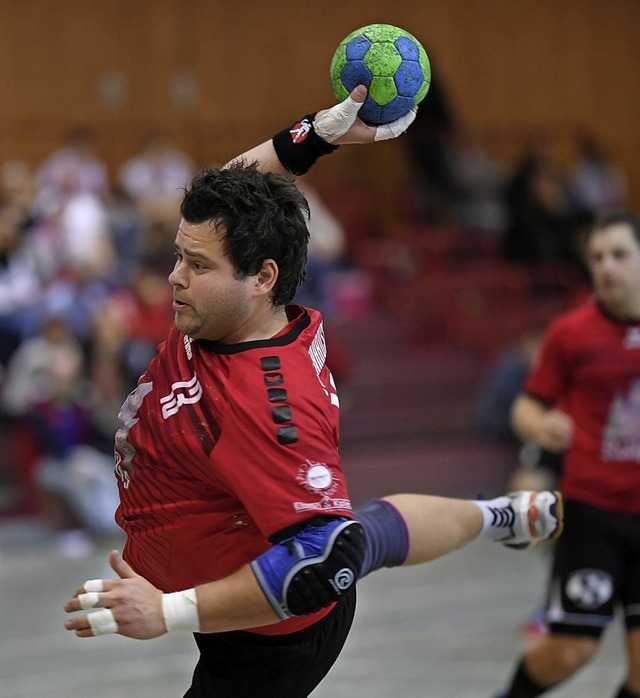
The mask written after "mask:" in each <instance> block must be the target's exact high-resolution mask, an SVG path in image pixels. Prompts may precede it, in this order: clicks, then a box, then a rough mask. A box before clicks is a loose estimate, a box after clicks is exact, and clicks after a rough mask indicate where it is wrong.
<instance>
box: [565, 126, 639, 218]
mask: <svg viewBox="0 0 640 698" xmlns="http://www.w3.org/2000/svg"><path fill="white" fill-rule="evenodd" d="M577 145H578V161H577V162H576V165H575V167H574V169H573V172H572V175H571V195H572V196H573V200H574V203H575V206H576V207H577V209H578V211H579V212H580V213H584V214H587V215H594V214H596V213H597V212H599V211H601V210H603V209H615V208H622V207H623V206H624V203H625V198H626V190H627V186H626V181H625V177H624V175H623V173H622V170H621V169H620V168H619V167H618V166H617V165H616V164H615V163H614V162H613V161H612V160H611V158H610V157H609V155H608V154H607V153H606V151H605V149H604V147H603V146H602V145H601V144H600V143H598V141H597V140H596V138H594V137H593V136H589V135H586V134H585V135H582V136H580V137H579V138H578V144H577Z"/></svg>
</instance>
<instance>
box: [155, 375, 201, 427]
mask: <svg viewBox="0 0 640 698" xmlns="http://www.w3.org/2000/svg"><path fill="white" fill-rule="evenodd" d="M201 397H202V386H201V385H200V381H199V380H198V376H196V375H195V373H194V374H193V378H192V379H191V380H188V381H178V382H177V383H174V384H173V385H172V386H171V392H170V393H169V395H165V397H163V398H160V404H161V405H162V416H163V417H164V419H169V417H171V415H174V414H175V413H176V412H177V411H178V410H179V409H180V408H181V407H182V406H183V405H193V404H194V403H196V402H198V400H200V398H201Z"/></svg>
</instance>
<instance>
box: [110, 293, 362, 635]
mask: <svg viewBox="0 0 640 698" xmlns="http://www.w3.org/2000/svg"><path fill="white" fill-rule="evenodd" d="M287 311H288V314H289V318H290V324H289V325H288V326H287V328H286V329H285V330H284V331H283V332H282V333H280V334H279V335H278V336H276V337H274V338H272V339H269V340H263V341H253V342H245V343H241V344H235V345H224V344H218V343H214V342H207V341H203V340H195V341H192V340H190V339H189V338H188V337H187V336H185V335H184V334H182V333H180V332H178V331H177V330H176V328H175V327H173V328H172V329H171V330H170V332H169V336H168V338H167V340H166V342H165V343H164V344H162V345H161V346H160V347H159V352H158V355H157V356H156V357H155V358H154V359H153V360H152V361H151V363H150V364H149V367H148V369H147V371H146V372H145V373H144V375H143V376H142V377H141V378H140V380H139V381H138V385H137V387H136V389H135V390H134V391H133V392H132V393H131V394H130V395H129V397H128V398H127V400H126V402H125V404H124V405H123V407H122V410H121V412H120V415H119V416H120V420H121V422H122V427H121V428H120V429H119V430H118V432H117V434H116V473H117V475H118V485H119V489H120V502H121V503H120V506H119V507H118V510H117V513H116V520H117V522H118V524H119V525H120V526H121V527H122V528H123V530H124V531H125V533H126V534H127V541H126V544H125V548H124V557H125V559H126V560H127V561H128V562H129V563H130V564H131V565H132V566H133V568H134V569H135V570H136V571H137V572H138V573H139V574H141V575H142V576H143V577H145V578H146V579H147V580H149V581H150V582H151V583H152V584H154V585H155V586H157V587H158V588H160V589H161V590H162V591H164V592H169V591H175V590H180V589H185V588H190V587H193V586H195V585H197V584H201V583H204V582H208V581H212V580H215V579H219V578H222V577H226V576H228V575H229V574H231V573H232V572H234V571H236V570H237V569H239V568H240V567H242V566H243V565H245V564H246V563H248V562H250V561H251V560H253V559H254V558H256V557H257V556H258V555H260V554H261V553H262V552H264V551H265V550H266V549H268V548H269V547H270V543H269V541H268V538H269V537H270V536H272V535H273V534H275V533H277V532H278V531H281V530H283V529H285V528H287V527H289V526H292V525H294V524H297V523H299V522H302V521H304V520H305V519H309V518H311V517H313V516H314V515H316V514H332V515H341V516H348V517H351V516H352V509H351V503H350V501H349V496H348V493H347V487H346V483H345V478H344V475H343V472H342V469H341V465H340V459H339V455H338V439H339V427H338V413H339V409H338V397H337V395H336V392H335V387H334V385H333V380H332V377H331V374H330V372H329V369H328V368H327V365H326V363H325V358H326V347H325V339H324V333H323V327H322V318H321V316H320V314H319V313H318V312H316V311H313V310H307V309H304V308H301V307H299V306H289V307H288V308H287ZM326 612H327V610H325V611H323V612H321V613H319V614H315V615H313V616H308V617H305V618H293V619H291V620H288V621H285V622H283V623H280V624H277V625H276V626H269V628H268V629H259V630H258V632H267V633H268V632H276V633H280V632H292V631H294V630H297V629H299V628H301V627H304V626H307V625H309V624H311V623H312V622H315V621H316V620H317V619H318V618H319V617H321V616H322V615H324V614H325V613H326Z"/></svg>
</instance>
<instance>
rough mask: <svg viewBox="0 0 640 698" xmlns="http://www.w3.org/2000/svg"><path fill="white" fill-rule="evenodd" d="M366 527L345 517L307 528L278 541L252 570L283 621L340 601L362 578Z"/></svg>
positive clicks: (255, 561)
mask: <svg viewBox="0 0 640 698" xmlns="http://www.w3.org/2000/svg"><path fill="white" fill-rule="evenodd" d="M364 557H365V534H364V529H363V528H362V526H361V525H360V524H359V523H358V522H357V521H352V520H350V519H346V518H343V517H340V518H331V519H324V520H320V521H318V522H317V525H316V521H314V523H312V524H311V523H310V524H307V525H306V526H305V527H304V528H302V529H300V530H299V531H296V532H295V533H294V534H292V535H291V536H288V537H286V538H285V539H283V540H280V541H278V542H277V543H276V544H275V545H274V546H273V547H272V548H270V549H269V550H267V551H266V552H264V553H263V554H262V555H260V556H259V557H257V558H256V559H255V560H254V561H253V562H252V563H251V569H252V570H253V573H254V575H255V577H256V580H257V581H258V584H259V585H260V588H261V589H262V591H263V593H264V595H265V596H266V598H267V600H268V601H269V603H270V604H271V607H272V608H273V610H274V611H275V612H276V614H277V615H278V618H280V619H281V620H285V619H286V618H290V617H291V616H306V615H309V614H310V613H315V612H316V611H319V610H320V609H322V608H325V607H326V606H329V604H331V603H332V602H334V601H337V600H338V599H339V598H340V596H342V594H344V592H345V591H347V589H349V588H350V587H351V586H352V585H353V584H354V583H355V581H356V579H357V578H358V576H359V572H360V569H361V567H362V563H363V561H364Z"/></svg>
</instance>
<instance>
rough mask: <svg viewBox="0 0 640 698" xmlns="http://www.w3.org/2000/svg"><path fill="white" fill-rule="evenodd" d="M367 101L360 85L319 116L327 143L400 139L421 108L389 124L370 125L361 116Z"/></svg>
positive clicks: (318, 129) (321, 133) (317, 127)
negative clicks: (359, 114) (360, 113)
mask: <svg viewBox="0 0 640 698" xmlns="http://www.w3.org/2000/svg"><path fill="white" fill-rule="evenodd" d="M366 98H367V88H366V87H365V86H364V85H358V86H357V87H356V88H354V89H353V90H352V91H351V93H350V94H349V96H348V97H347V98H346V99H345V100H344V101H343V102H341V103H340V104H336V105H335V106H334V107H331V109H323V110H321V111H319V112H318V113H317V114H316V117H315V119H314V121H313V127H314V129H315V131H316V133H317V134H318V135H319V136H320V137H321V138H322V139H323V140H325V141H326V142H327V143H332V144H334V145H344V144H347V143H373V142H374V141H385V140H389V139H390V138H397V137H398V136H399V135H400V134H402V133H404V132H405V131H406V130H407V129H408V128H409V126H410V125H411V124H412V123H413V120H414V119H415V118H416V114H417V110H418V108H417V107H414V108H413V109H411V110H410V111H409V112H407V113H406V114H405V115H404V116H401V117H400V118H399V119H396V120H395V121H392V122H391V123H388V124H383V125H380V126H369V125H368V124H365V122H364V121H362V119H360V118H359V117H358V112H359V111H360V108H361V107H362V105H363V104H364V101H365V99H366Z"/></svg>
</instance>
